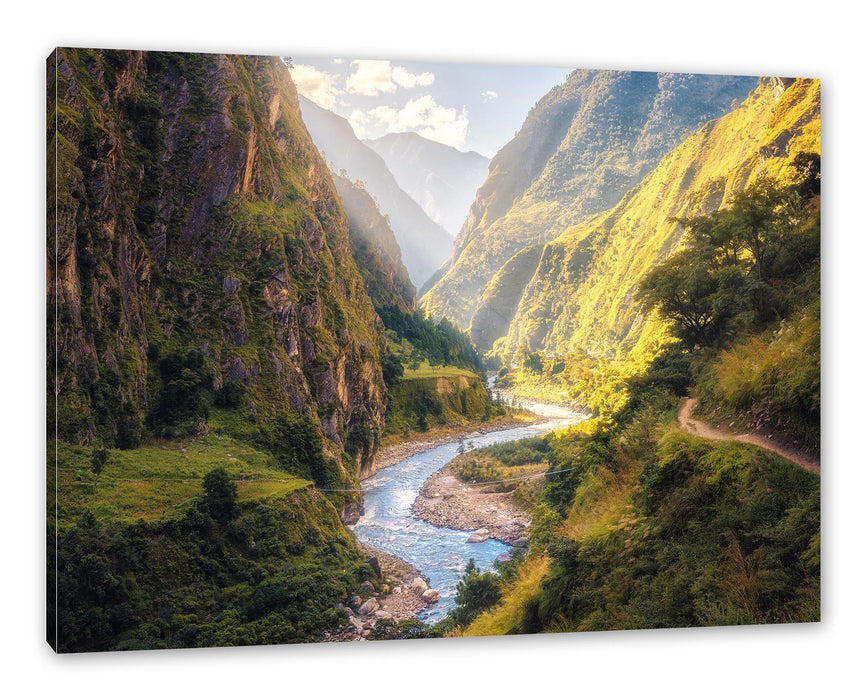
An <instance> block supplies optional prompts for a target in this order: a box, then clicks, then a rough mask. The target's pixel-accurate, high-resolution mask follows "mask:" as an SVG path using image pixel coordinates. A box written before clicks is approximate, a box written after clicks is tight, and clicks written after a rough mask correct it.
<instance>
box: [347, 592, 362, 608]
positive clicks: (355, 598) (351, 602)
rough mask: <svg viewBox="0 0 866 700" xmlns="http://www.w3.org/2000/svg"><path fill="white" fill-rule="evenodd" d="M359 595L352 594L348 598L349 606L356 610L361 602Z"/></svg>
mask: <svg viewBox="0 0 866 700" xmlns="http://www.w3.org/2000/svg"><path fill="white" fill-rule="evenodd" d="M362 602H363V601H362V600H361V596H359V595H354V596H352V597H351V598H350V599H349V607H350V608H352V609H353V610H357V609H358V606H359V605H360V604H361V603H362Z"/></svg>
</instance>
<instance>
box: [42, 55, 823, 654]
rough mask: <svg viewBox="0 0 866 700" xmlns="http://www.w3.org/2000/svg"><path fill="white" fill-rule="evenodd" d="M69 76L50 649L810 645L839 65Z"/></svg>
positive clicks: (230, 63)
mask: <svg viewBox="0 0 866 700" xmlns="http://www.w3.org/2000/svg"><path fill="white" fill-rule="evenodd" d="M684 68H687V67H684ZM46 89H47V120H46V127H47V148H46V153H47V179H48V181H47V224H48V225H47V244H46V253H47V255H46V263H47V285H46V287H47V294H46V297H47V358H48V366H47V377H48V382H47V388H48V397H47V426H46V430H47V440H46V444H47V458H46V465H47V470H46V475H47V503H46V515H47V530H46V543H47V546H46V555H47V581H46V595H47V620H46V633H47V639H48V642H49V643H50V645H51V646H52V648H53V649H54V650H55V651H57V652H93V651H119V650H136V649H138V650H142V649H174V648H184V647H216V646H241V645H265V644H290V643H310V642H315V643H326V642H340V643H352V642H358V641H377V640H397V639H402V640H409V639H418V638H432V637H439V638H456V637H478V636H488V635H506V634H525V635H531V634H535V633H542V632H545V633H549V632H560V633H569V632H572V633H573V632H590V631H602V630H627V629H655V628H684V627H706V626H723V625H753V624H766V623H798V622H799V623H803V622H816V621H819V620H820V612H821V605H820V602H821V575H820V574H821V569H820V517H819V516H820V445H821V441H820V438H821V436H820V411H821V383H820V375H821V373H820V251H821V245H820V244H821V235H820V213H821V211H820V210H821V206H820V204H821V197H820V183H821V177H820V174H821V167H820V164H821V157H820V152H821V109H820V82H819V81H818V80H816V79H811V78H792V77H786V76H763V77H760V76H758V75H755V76H743V75H715V74H696V73H657V72H648V71H626V70H607V69H600V68H599V69H593V68H581V67H575V66H571V67H568V66H566V67H539V66H509V65H459V64H449V63H432V62H420V61H401V60H388V59H381V60H371V59H367V58H365V59H358V58H352V57H343V58H333V57H303V56H255V55H230V54H198V53H181V52H159V51H143V50H142V51H135V50H122V51H121V50H109V49H85V48H58V49H56V50H55V51H53V52H52V54H51V56H50V57H49V58H48V61H47V75H46ZM529 639H530V638H527V643H530V641H529ZM443 643H450V642H443Z"/></svg>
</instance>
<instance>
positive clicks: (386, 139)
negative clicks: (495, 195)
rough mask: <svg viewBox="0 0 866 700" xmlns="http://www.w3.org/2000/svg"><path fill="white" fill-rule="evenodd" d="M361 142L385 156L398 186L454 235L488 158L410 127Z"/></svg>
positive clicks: (485, 170) (488, 162)
mask: <svg viewBox="0 0 866 700" xmlns="http://www.w3.org/2000/svg"><path fill="white" fill-rule="evenodd" d="M364 143H365V144H367V145H368V146H369V147H370V148H372V149H373V150H374V151H376V153H378V154H379V155H380V156H381V157H382V158H383V159H384V161H385V163H386V164H387V165H388V168H389V169H390V170H391V172H392V173H394V177H395V178H396V179H397V182H398V183H399V184H400V187H402V188H403V189H404V190H405V191H406V192H408V193H409V195H410V196H411V197H412V198H413V199H414V200H415V201H416V202H418V204H420V205H421V206H422V207H423V208H424V211H425V212H426V213H427V215H428V216H429V217H430V218H431V219H433V221H435V222H437V223H438V224H440V225H441V226H442V227H443V228H445V230H447V231H448V232H449V233H450V234H451V235H452V236H455V235H457V232H458V231H459V230H460V227H461V226H462V224H463V221H464V219H465V218H466V215H467V214H468V212H469V207H470V205H471V204H472V202H473V201H474V200H475V194H476V192H477V190H478V188H479V187H480V186H481V183H483V182H484V179H485V178H486V177H487V173H488V167H489V165H490V159H489V158H487V157H486V156H482V155H481V154H480V153H476V152H475V151H460V150H458V149H456V148H454V147H453V146H448V145H445V144H443V143H439V142H438V141H431V140H430V139H427V138H424V137H423V136H421V135H420V134H417V133H415V132H413V131H405V132H399V133H391V134H385V135H384V136H381V137H380V138H377V139H368V140H366V141H364Z"/></svg>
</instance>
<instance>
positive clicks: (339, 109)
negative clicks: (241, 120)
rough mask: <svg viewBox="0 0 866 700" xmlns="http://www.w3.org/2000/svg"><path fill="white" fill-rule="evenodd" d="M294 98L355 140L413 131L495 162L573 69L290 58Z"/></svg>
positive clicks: (383, 60)
mask: <svg viewBox="0 0 866 700" xmlns="http://www.w3.org/2000/svg"><path fill="white" fill-rule="evenodd" d="M292 65H293V68H292V78H293V79H294V81H295V84H296V85H297V86H298V91H299V92H300V93H301V94H302V95H304V96H305V97H308V98H309V99H311V100H312V101H313V102H315V103H316V104H318V105H319V106H320V107H324V108H325V109H329V110H331V111H332V112H336V113H337V114H339V115H340V116H341V117H345V118H346V119H348V120H349V123H350V124H351V125H352V128H353V129H354V130H355V135H356V136H357V137H358V138H360V139H375V138H379V137H380V136H383V135H384V134H386V133H400V132H404V131H415V132H417V133H418V134H419V135H421V136H423V137H425V138H427V139H430V140H432V141H438V142H439V143H444V144H446V145H448V146H452V147H454V148H456V149H458V150H461V151H476V152H478V153H481V154H482V155H485V156H487V157H488V158H492V157H493V156H494V155H495V154H496V152H497V151H499V149H500V148H502V146H504V145H505V144H506V143H508V141H510V140H511V139H512V138H513V137H514V135H515V133H516V132H517V131H518V130H519V129H520V127H521V125H522V124H523V120H524V119H525V118H526V115H527V114H528V112H529V110H530V109H532V107H533V106H534V105H535V103H536V102H537V101H538V100H539V98H541V97H542V96H544V95H545V94H546V93H547V92H548V91H549V90H550V89H551V88H552V87H554V86H556V85H559V84H561V83H562V82H564V81H565V79H566V77H567V76H568V74H569V73H570V72H571V70H572V68H568V67H543V66H515V65H494V64H486V65H484V64H478V65H473V64H460V63H444V62H440V63H432V62H421V61H400V60H389V59H381V60H372V59H350V58H323V57H319V58H313V57H302V56H293V57H292Z"/></svg>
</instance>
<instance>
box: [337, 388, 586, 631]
mask: <svg viewBox="0 0 866 700" xmlns="http://www.w3.org/2000/svg"><path fill="white" fill-rule="evenodd" d="M521 403H522V405H523V406H524V407H525V408H527V409H529V410H530V411H533V412H534V413H537V414H538V415H541V416H544V417H545V418H547V420H546V421H544V422H543V423H537V424H533V425H526V426H521V427H518V428H510V429H507V430H499V431H496V432H491V433H486V434H480V435H476V436H473V437H471V438H467V439H465V440H464V441H463V445H464V447H465V448H466V449H472V448H475V447H485V446H487V445H493V444H496V443H501V442H510V441H513V440H520V439H522V438H526V437H534V436H538V435H544V434H545V433H548V432H550V431H552V430H560V429H562V428H565V427H567V426H569V425H573V424H574V423H577V422H579V421H580V420H582V419H583V418H584V416H582V415H580V414H576V413H573V412H571V411H569V410H568V409H566V408H563V407H560V406H554V405H549V404H540V403H535V402H532V401H529V400H522V401H521ZM459 445H460V442H452V443H448V444H445V445H440V446H438V447H434V448H431V449H429V450H427V451H425V452H421V453H419V454H416V455H414V456H412V457H409V458H407V459H404V460H403V461H402V462H398V463H397V464H394V465H392V466H390V467H385V468H383V469H381V470H379V471H378V472H376V474H374V475H373V476H371V477H369V478H368V479H365V480H364V481H363V482H361V486H362V488H363V489H364V515H363V516H361V518H360V519H359V520H358V522H357V523H356V524H355V525H354V526H353V527H352V530H353V531H354V532H355V535H356V536H357V538H358V540H359V541H360V542H363V543H366V544H368V545H370V546H372V547H375V548H376V549H379V550H381V551H383V552H387V553H388V554H392V555H394V556H397V557H399V558H401V559H403V560H404V561H406V562H408V563H409V564H411V565H412V566H414V567H415V568H416V569H418V570H419V571H420V572H421V573H422V574H423V575H424V576H426V577H427V578H428V579H429V582H430V587H431V588H435V589H436V590H438V591H439V602H438V603H437V604H435V605H433V606H432V607H430V608H428V609H427V610H425V611H424V612H422V613H420V614H419V615H418V617H419V618H420V619H424V620H426V621H427V622H436V621H438V620H440V619H442V618H443V617H444V616H445V614H446V613H447V612H448V610H450V609H451V608H452V607H453V606H454V596H455V594H456V592H457V583H458V582H459V581H460V579H461V578H462V576H463V570H464V569H465V567H466V564H467V562H468V561H469V559H470V558H473V559H475V563H476V565H477V566H478V567H479V568H481V569H482V570H487V569H489V568H491V566H492V564H493V561H494V559H496V557H497V556H499V555H500V554H502V553H503V552H505V551H507V550H508V549H510V547H509V545H506V544H504V543H502V542H499V541H497V540H487V541H486V542H482V543H479V544H468V543H467V542H466V539H467V538H468V537H469V535H470V534H471V533H470V532H466V531H463V530H452V529H450V528H446V527H436V526H435V525H431V524H430V523H427V522H424V521H423V520H419V519H418V518H416V517H415V516H413V515H412V504H413V503H414V502H415V498H416V497H417V496H418V492H419V491H420V489H421V487H422V486H423V485H424V482H425V481H427V479H428V478H429V477H430V476H431V475H432V474H433V473H434V472H435V471H437V470H439V469H441V468H442V467H444V466H445V465H446V464H447V463H448V462H450V461H451V460H452V459H454V457H456V456H457V454H458V449H459Z"/></svg>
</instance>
